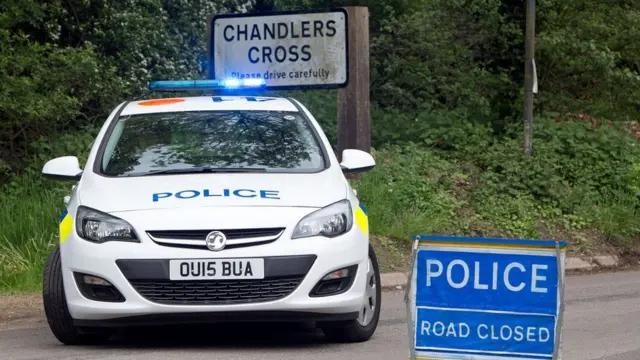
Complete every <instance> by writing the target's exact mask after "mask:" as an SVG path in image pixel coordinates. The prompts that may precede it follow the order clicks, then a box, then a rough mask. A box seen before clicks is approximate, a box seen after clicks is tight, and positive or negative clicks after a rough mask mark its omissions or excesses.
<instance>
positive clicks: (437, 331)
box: [416, 307, 555, 354]
mask: <svg viewBox="0 0 640 360" xmlns="http://www.w3.org/2000/svg"><path fill="white" fill-rule="evenodd" d="M554 326H555V320H554V316H547V315H535V314H534V315H523V314H520V313H509V312H503V313H499V312H498V313H496V312H494V313H491V314H487V313H483V312H478V311H469V310H453V309H447V310H445V309H437V308H426V307H420V308H418V309H417V322H416V345H417V346H418V347H438V348H449V349H468V350H471V349H474V350H484V351H504V349H511V351H513V352H514V353H521V354H540V353H542V354H544V353H548V352H550V351H552V350H553V346H554V339H555V328H554Z"/></svg>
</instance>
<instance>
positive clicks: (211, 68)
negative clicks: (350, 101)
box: [207, 7, 351, 90]
mask: <svg viewBox="0 0 640 360" xmlns="http://www.w3.org/2000/svg"><path fill="white" fill-rule="evenodd" d="M335 12H339V13H341V14H342V15H344V24H345V29H344V33H345V67H346V69H345V80H344V82H343V83H341V84H317V85H282V86H278V85H268V84H267V85H265V86H262V87H261V89H265V90H312V89H320V90H329V89H340V88H345V87H347V86H348V85H349V82H350V79H351V76H350V74H349V67H350V64H349V47H350V42H349V14H348V12H347V10H346V9H345V8H344V7H335V8H334V7H332V8H329V9H311V10H287V11H268V12H252V13H225V14H217V15H215V16H212V17H210V18H209V22H208V25H207V27H208V33H209V41H208V57H207V61H208V74H207V75H208V76H207V78H208V79H211V80H216V77H215V76H216V72H215V70H216V68H215V24H216V20H218V19H229V18H250V17H254V18H256V17H269V16H282V15H307V14H322V13H335Z"/></svg>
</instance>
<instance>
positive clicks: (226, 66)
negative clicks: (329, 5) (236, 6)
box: [210, 9, 348, 88]
mask: <svg viewBox="0 0 640 360" xmlns="http://www.w3.org/2000/svg"><path fill="white" fill-rule="evenodd" d="M211 26H212V36H211V40H212V43H211V51H212V57H213V64H212V65H213V69H210V74H212V75H213V76H212V77H213V78H215V79H217V80H223V79H247V78H250V79H256V78H257V79H264V80H265V83H266V86H267V87H278V88H296V87H297V88H305V87H307V88H308V87H341V86H346V84H347V82H348V73H347V68H348V63H347V59H348V56H347V51H348V44H347V12H346V11H345V10H343V9H341V10H334V11H329V12H287V13H265V14H224V15H219V16H216V17H214V18H213V20H212V22H211ZM210 77H211V75H210Z"/></svg>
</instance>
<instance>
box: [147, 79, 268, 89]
mask: <svg viewBox="0 0 640 360" xmlns="http://www.w3.org/2000/svg"><path fill="white" fill-rule="evenodd" d="M264 85H265V81H264V79H225V80H222V81H220V80H156V81H151V82H150V83H149V90H151V91H189V90H226V89H243V88H245V89H246V88H256V87H261V86H264Z"/></svg>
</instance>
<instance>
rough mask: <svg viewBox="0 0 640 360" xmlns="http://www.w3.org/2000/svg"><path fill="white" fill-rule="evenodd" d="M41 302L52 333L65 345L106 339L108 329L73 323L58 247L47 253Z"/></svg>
mask: <svg viewBox="0 0 640 360" xmlns="http://www.w3.org/2000/svg"><path fill="white" fill-rule="evenodd" d="M42 302H43V304H44V312H45V316H46V318H47V323H48V324H49V328H50V329H51V332H52V333H53V335H54V336H55V337H56V339H58V341H60V342H61V343H63V344H65V345H95V344H99V343H103V342H105V341H106V340H108V339H109V338H110V337H111V335H112V334H113V332H112V331H111V330H110V329H101V328H82V327H78V326H75V325H74V324H73V319H72V318H71V314H69V308H68V307H67V299H66V296H65V293H64V284H63V282H62V265H61V263H60V247H59V246H56V248H55V249H54V250H53V251H52V252H51V254H49V258H48V259H47V264H46V266H45V269H44V278H43V281H42Z"/></svg>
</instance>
